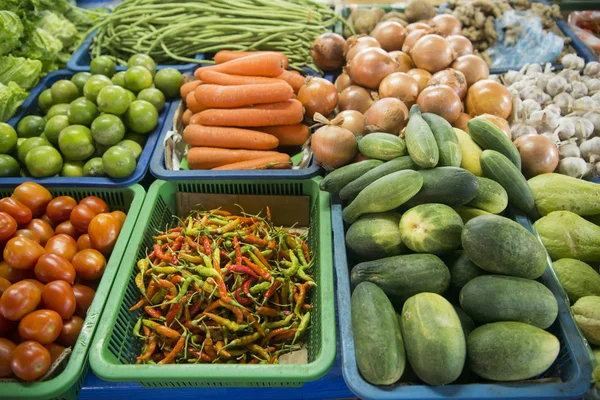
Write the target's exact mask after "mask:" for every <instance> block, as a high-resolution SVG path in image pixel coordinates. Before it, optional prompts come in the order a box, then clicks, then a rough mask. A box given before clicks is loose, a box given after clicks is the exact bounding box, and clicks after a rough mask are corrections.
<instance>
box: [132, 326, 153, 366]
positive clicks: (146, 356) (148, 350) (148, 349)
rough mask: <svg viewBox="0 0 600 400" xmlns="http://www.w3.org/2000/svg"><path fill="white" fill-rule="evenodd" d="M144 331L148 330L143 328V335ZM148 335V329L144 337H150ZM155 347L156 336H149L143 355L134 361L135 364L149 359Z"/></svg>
mask: <svg viewBox="0 0 600 400" xmlns="http://www.w3.org/2000/svg"><path fill="white" fill-rule="evenodd" d="M146 329H148V327H146V326H144V333H146ZM150 334H151V332H150V329H148V333H146V336H150ZM156 345H157V340H156V336H151V337H150V338H149V339H148V343H147V347H146V351H145V352H144V354H142V355H141V356H139V357H138V358H137V359H136V360H137V364H141V363H142V361H144V360H147V359H149V358H150V357H151V356H152V354H154V351H155V350H156Z"/></svg>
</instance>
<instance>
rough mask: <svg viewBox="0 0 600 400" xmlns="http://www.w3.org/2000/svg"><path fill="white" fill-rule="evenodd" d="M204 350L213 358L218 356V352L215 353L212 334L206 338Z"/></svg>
mask: <svg viewBox="0 0 600 400" xmlns="http://www.w3.org/2000/svg"><path fill="white" fill-rule="evenodd" d="M204 352H205V353H206V354H208V356H209V357H210V359H211V360H214V359H215V358H217V354H216V353H215V349H214V348H213V341H212V339H211V338H210V336H208V337H207V338H206V339H204Z"/></svg>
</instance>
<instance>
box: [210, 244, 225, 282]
mask: <svg viewBox="0 0 600 400" xmlns="http://www.w3.org/2000/svg"><path fill="white" fill-rule="evenodd" d="M212 266H213V268H214V269H215V270H216V271H217V272H218V273H219V275H223V273H222V272H221V251H220V250H219V246H218V244H217V247H215V251H213V254H212Z"/></svg>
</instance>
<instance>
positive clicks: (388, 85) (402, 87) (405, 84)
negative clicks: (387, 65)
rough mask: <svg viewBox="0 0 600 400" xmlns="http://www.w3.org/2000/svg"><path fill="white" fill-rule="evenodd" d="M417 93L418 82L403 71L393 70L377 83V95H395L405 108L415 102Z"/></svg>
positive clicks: (382, 96)
mask: <svg viewBox="0 0 600 400" xmlns="http://www.w3.org/2000/svg"><path fill="white" fill-rule="evenodd" d="M465 91H466V88H465ZM418 95H419V83H418V82H417V81H416V80H415V79H414V78H413V77H411V76H410V75H408V74H405V73H403V72H394V73H393V74H390V75H388V76H386V77H385V78H383V80H382V81H381V83H380V84H379V97H381V98H384V97H395V98H397V99H399V100H401V101H402V102H403V103H404V104H405V105H406V107H407V108H410V107H411V106H412V105H413V104H415V102H416V101H417V96H418Z"/></svg>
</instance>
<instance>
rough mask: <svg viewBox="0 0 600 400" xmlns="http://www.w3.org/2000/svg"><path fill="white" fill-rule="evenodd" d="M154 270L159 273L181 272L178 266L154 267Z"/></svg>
mask: <svg viewBox="0 0 600 400" xmlns="http://www.w3.org/2000/svg"><path fill="white" fill-rule="evenodd" d="M152 271H153V272H155V273H157V274H174V273H176V272H179V268H176V267H152Z"/></svg>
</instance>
